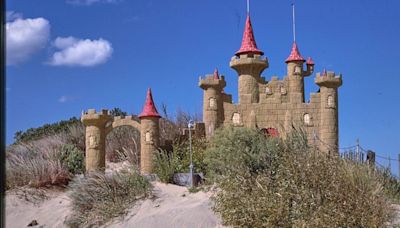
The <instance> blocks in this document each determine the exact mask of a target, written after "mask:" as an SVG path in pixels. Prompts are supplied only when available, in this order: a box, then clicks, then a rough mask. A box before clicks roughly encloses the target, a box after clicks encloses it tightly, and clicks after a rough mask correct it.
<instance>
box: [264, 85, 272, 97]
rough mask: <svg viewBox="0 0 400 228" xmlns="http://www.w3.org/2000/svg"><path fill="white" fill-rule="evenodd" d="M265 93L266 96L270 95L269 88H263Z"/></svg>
mask: <svg viewBox="0 0 400 228" xmlns="http://www.w3.org/2000/svg"><path fill="white" fill-rule="evenodd" d="M265 93H266V94H268V95H270V94H272V92H271V88H269V87H268V86H267V88H265Z"/></svg>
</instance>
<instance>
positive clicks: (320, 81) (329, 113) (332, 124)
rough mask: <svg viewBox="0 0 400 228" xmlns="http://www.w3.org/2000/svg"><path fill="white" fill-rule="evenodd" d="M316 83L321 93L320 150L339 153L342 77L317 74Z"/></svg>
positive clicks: (332, 74) (329, 73) (327, 73)
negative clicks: (339, 110)
mask: <svg viewBox="0 0 400 228" xmlns="http://www.w3.org/2000/svg"><path fill="white" fill-rule="evenodd" d="M315 83H316V84H317V85H318V86H319V87H320V93H321V108H320V110H321V119H320V131H319V133H320V135H319V138H320V141H321V142H320V148H321V150H322V151H325V152H328V153H333V154H337V153H339V119H338V109H339V103H338V91H337V90H338V88H339V87H340V86H341V85H342V76H341V75H335V72H326V70H325V69H324V71H323V73H322V75H321V74H320V73H318V74H317V76H316V78H315Z"/></svg>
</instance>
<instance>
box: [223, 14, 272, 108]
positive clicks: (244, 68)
mask: <svg viewBox="0 0 400 228" xmlns="http://www.w3.org/2000/svg"><path fill="white" fill-rule="evenodd" d="M262 55H264V53H263V52H262V51H261V50H259V49H258V48H257V44H256V41H255V38H254V34H253V28H252V26H251V21H250V16H249V15H247V19H246V26H245V29H244V33H243V40H242V46H241V47H240V49H239V51H237V52H236V53H235V56H233V57H232V59H231V62H230V67H231V68H233V69H234V70H236V72H237V73H238V75H239V82H238V96H239V103H240V104H250V103H258V102H259V99H260V92H259V83H260V82H261V81H262V78H261V73H262V72H263V71H264V70H265V68H267V67H268V59H267V58H265V57H262Z"/></svg>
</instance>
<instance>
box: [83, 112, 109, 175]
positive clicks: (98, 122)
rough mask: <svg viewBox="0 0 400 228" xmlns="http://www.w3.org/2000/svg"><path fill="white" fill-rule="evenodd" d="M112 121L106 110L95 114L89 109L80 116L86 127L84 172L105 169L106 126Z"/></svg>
mask: <svg viewBox="0 0 400 228" xmlns="http://www.w3.org/2000/svg"><path fill="white" fill-rule="evenodd" d="M112 119H113V118H112V116H111V115H110V114H109V113H108V110H102V111H101V112H98V113H96V110H94V109H89V110H88V112H86V113H83V114H82V116H81V121H82V123H83V124H84V125H85V126H86V142H85V143H86V172H89V171H99V170H102V171H104V169H105V166H106V161H105V151H106V149H105V142H106V124H107V123H108V122H109V121H112Z"/></svg>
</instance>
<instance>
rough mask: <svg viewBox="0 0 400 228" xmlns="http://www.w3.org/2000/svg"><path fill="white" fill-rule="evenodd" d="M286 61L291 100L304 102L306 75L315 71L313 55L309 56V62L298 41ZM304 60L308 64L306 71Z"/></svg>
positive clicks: (294, 43) (292, 101)
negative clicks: (298, 45)
mask: <svg viewBox="0 0 400 228" xmlns="http://www.w3.org/2000/svg"><path fill="white" fill-rule="evenodd" d="M285 62H286V64H287V76H288V78H289V101H290V102H291V103H302V102H304V77H307V76H309V75H311V74H312V73H313V71H314V62H313V60H312V59H311V57H309V58H308V60H307V62H306V61H305V59H304V58H303V57H302V56H301V54H300V51H299V48H298V47H297V43H296V42H293V46H292V51H291V52H290V55H289V57H288V58H287V59H286V61H285ZM304 62H306V65H307V69H306V71H304V70H303V64H304Z"/></svg>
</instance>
